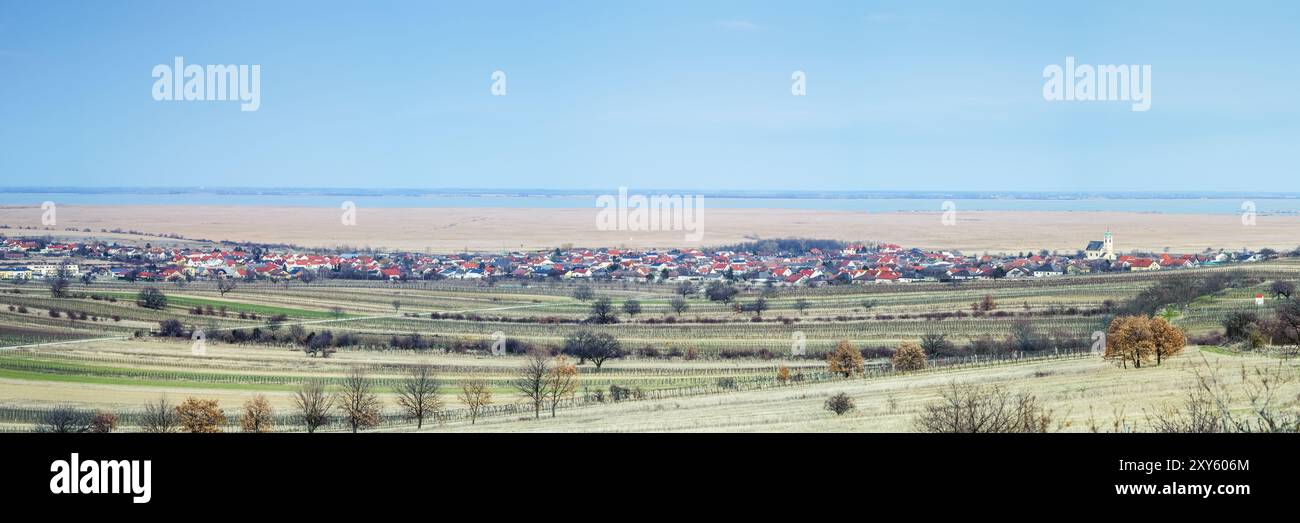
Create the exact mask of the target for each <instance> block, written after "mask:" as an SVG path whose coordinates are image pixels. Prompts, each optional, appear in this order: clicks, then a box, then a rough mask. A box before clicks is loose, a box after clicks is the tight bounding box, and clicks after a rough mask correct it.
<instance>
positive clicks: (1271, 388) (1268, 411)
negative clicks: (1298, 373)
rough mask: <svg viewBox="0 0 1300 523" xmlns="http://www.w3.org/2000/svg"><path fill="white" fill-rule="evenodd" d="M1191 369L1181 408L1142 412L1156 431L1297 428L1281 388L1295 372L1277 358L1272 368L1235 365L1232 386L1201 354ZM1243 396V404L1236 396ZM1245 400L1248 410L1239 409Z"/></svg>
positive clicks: (1299, 428) (1299, 418)
mask: <svg viewBox="0 0 1300 523" xmlns="http://www.w3.org/2000/svg"><path fill="white" fill-rule="evenodd" d="M1201 358H1202V359H1201V364H1200V365H1199V366H1197V367H1196V368H1195V369H1193V374H1194V376H1195V380H1194V382H1193V386H1192V388H1191V390H1190V391H1189V392H1188V394H1187V397H1186V399H1185V400H1184V403H1183V405H1182V408H1181V409H1179V408H1170V409H1168V410H1166V411H1165V412H1163V413H1156V414H1153V415H1148V421H1149V422H1150V423H1151V426H1152V428H1153V429H1154V430H1155V431H1156V432H1190V433H1209V432H1235V433H1244V432H1288V433H1294V432H1300V414H1296V413H1294V412H1290V411H1289V410H1290V409H1287V408H1285V407H1284V406H1283V405H1284V404H1285V403H1286V397H1285V396H1286V393H1285V392H1283V390H1282V389H1284V388H1285V387H1286V386H1287V385H1288V384H1289V383H1290V382H1292V381H1294V379H1295V375H1294V373H1293V372H1290V370H1289V369H1288V368H1286V367H1285V366H1284V365H1283V363H1282V362H1281V361H1279V362H1278V364H1277V366H1276V367H1273V366H1270V367H1264V368H1257V369H1251V370H1247V369H1246V367H1245V365H1242V366H1241V370H1240V374H1239V376H1238V377H1239V378H1240V381H1239V382H1238V385H1237V386H1236V387H1235V388H1234V387H1232V386H1230V385H1229V382H1228V381H1225V380H1224V379H1223V372H1222V371H1220V369H1219V365H1218V364H1217V363H1215V364H1213V365H1212V364H1210V362H1209V360H1206V359H1205V357H1204V356H1202V357H1201ZM1242 397H1244V398H1245V400H1246V401H1245V402H1241V401H1238V398H1242ZM1242 403H1246V404H1248V405H1249V409H1242V408H1241V407H1240V404H1242Z"/></svg>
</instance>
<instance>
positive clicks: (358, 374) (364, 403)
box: [338, 367, 383, 433]
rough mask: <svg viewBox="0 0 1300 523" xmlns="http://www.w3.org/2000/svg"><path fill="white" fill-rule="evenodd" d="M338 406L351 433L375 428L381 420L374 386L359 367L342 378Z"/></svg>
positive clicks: (381, 405) (381, 414)
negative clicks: (350, 428)
mask: <svg viewBox="0 0 1300 523" xmlns="http://www.w3.org/2000/svg"><path fill="white" fill-rule="evenodd" d="M338 405H339V408H340V409H343V416H344V417H345V418H346V419H347V422H348V425H349V426H351V427H352V432H353V433H356V432H357V430H359V429H368V428H372V427H376V426H378V425H379V422H380V421H381V420H382V418H383V412H382V411H381V409H382V408H383V404H382V403H381V402H380V401H379V396H378V395H377V394H375V392H374V385H372V384H371V382H370V378H368V377H366V373H365V371H364V370H362V369H361V368H360V367H353V369H352V370H351V371H349V372H348V375H347V376H345V377H344V378H343V390H342V391H340V392H339V400H338Z"/></svg>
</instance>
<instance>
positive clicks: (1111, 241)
mask: <svg viewBox="0 0 1300 523" xmlns="http://www.w3.org/2000/svg"><path fill="white" fill-rule="evenodd" d="M1102 244H1103V245H1102V250H1103V251H1105V253H1106V259H1107V260H1110V261H1115V236H1114V235H1112V234H1111V233H1110V231H1106V238H1105V240H1103V242H1102Z"/></svg>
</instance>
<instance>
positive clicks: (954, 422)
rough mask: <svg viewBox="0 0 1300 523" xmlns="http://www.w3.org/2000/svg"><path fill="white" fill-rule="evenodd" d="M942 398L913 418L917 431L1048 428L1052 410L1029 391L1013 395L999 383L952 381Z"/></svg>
mask: <svg viewBox="0 0 1300 523" xmlns="http://www.w3.org/2000/svg"><path fill="white" fill-rule="evenodd" d="M941 395H942V399H940V400H939V401H936V402H934V403H932V404H930V405H927V406H926V407H925V409H924V410H923V411H921V413H920V414H918V415H917V416H916V418H915V419H914V420H913V424H914V425H915V427H916V429H917V430H918V431H919V432H931V433H1003V432H1030V433H1039V432H1051V431H1052V430H1054V425H1053V418H1052V411H1051V410H1048V409H1046V408H1044V407H1043V406H1041V405H1039V404H1038V401H1037V399H1036V398H1035V397H1034V396H1033V395H1031V394H1017V395H1012V394H1011V393H1009V392H1007V391H1006V389H1003V388H1002V387H999V386H993V387H983V386H978V385H959V384H957V383H952V384H951V385H949V386H948V388H946V389H944V390H943V392H942V393H941Z"/></svg>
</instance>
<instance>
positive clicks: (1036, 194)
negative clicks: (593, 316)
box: [0, 185, 1300, 200]
mask: <svg viewBox="0 0 1300 523" xmlns="http://www.w3.org/2000/svg"><path fill="white" fill-rule="evenodd" d="M619 188H620V187H619V186H614V187H610V188H600V189H577V188H551V189H544V188H535V187H499V188H492V187H385V188H362V187H327V186H323V187H252V186H150V185H140V186H0V193H7V194H34V193H36V194H39V193H48V194H137V195H147V194H204V193H207V194H231V195H246V196H258V195H263V196H322V195H324V196H372V197H373V196H395V197H419V196H462V197H547V196H551V197H594V196H599V195H602V194H610V193H612V192H615V191H617V190H618V189H619ZM629 191H630V192H636V193H642V194H695V195H702V196H705V197H713V198H753V199H891V198H899V199H922V198H925V199H930V198H959V199H989V200H993V199H1024V200H1034V199H1053V200H1079V199H1219V198H1242V197H1263V198H1273V199H1295V198H1300V192H1283V191H1277V192H1273V191H1213V190H1207V191H1191V190H1182V191H1157V190H1132V191H1080V190H1062V191H1026V190H987V191H973V190H952V191H936V190H930V189H891V190H863V189H843V190H839V189H821V190H819V189H698V188H629Z"/></svg>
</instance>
